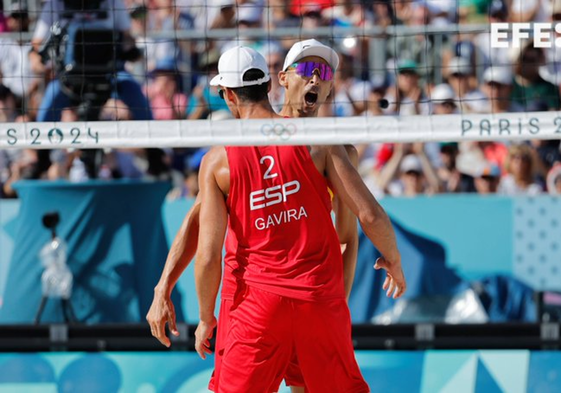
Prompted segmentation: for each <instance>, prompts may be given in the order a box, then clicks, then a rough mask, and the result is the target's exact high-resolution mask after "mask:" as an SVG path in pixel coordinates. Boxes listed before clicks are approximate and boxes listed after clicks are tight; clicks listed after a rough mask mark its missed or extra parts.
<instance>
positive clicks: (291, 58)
mask: <svg viewBox="0 0 561 393" xmlns="http://www.w3.org/2000/svg"><path fill="white" fill-rule="evenodd" d="M308 56H317V57H321V58H322V59H323V60H325V61H326V62H327V63H328V64H329V65H330V66H331V68H333V70H336V69H337V67H339V56H338V55H337V52H335V51H334V50H333V49H331V48H330V47H329V46H327V45H323V44H322V43H321V42H319V41H318V40H314V39H313V38H312V39H310V40H305V41H300V42H297V43H295V44H294V45H292V48H290V50H289V51H288V54H287V55H286V58H285V59H284V66H283V67H282V70H283V71H286V69H287V68H288V67H290V66H291V65H292V64H294V63H296V62H297V61H298V60H300V59H303V58H304V57H308Z"/></svg>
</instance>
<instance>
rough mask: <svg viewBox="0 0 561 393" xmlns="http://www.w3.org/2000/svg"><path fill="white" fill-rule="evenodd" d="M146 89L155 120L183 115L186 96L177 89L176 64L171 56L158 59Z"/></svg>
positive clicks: (170, 118)
mask: <svg viewBox="0 0 561 393" xmlns="http://www.w3.org/2000/svg"><path fill="white" fill-rule="evenodd" d="M151 78H152V82H151V83H150V84H149V85H148V87H147V89H146V96H147V97H148V99H149V100H150V106H151V107H152V114H153V116H154V119H155V120H177V119H182V118H184V117H185V110H186V108H187V96H186V95H185V94H183V93H181V92H180V91H179V86H178V74H177V64H176V62H175V60H174V59H173V58H167V59H164V60H161V61H159V62H158V63H157V64H156V68H155V69H154V71H153V72H152V73H151Z"/></svg>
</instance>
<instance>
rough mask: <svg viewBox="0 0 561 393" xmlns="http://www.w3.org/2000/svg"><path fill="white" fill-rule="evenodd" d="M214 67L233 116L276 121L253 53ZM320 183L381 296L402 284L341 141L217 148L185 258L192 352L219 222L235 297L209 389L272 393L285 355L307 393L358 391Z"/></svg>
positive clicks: (206, 315) (207, 305)
mask: <svg viewBox="0 0 561 393" xmlns="http://www.w3.org/2000/svg"><path fill="white" fill-rule="evenodd" d="M316 67H317V69H318V71H319V72H318V73H319V74H322V73H323V72H324V68H323V67H320V66H316ZM218 70H219V75H217V76H216V77H215V78H213V80H212V81H211V84H214V85H218V86H219V88H220V89H221V95H223V96H224V99H225V100H226V103H227V105H228V107H229V109H230V110H231V112H232V114H233V115H234V116H235V117H236V118H239V119H267V120H269V121H270V119H273V120H274V119H275V118H281V117H280V116H278V115H277V114H275V112H274V111H273V109H272V108H271V105H270V103H269V100H268V97H267V92H268V90H269V88H270V84H269V83H268V82H269V80H270V78H269V75H268V68H267V64H266V62H265V59H264V58H263V57H262V56H261V55H259V54H258V53H257V52H256V51H254V50H252V49H250V48H245V47H235V48H232V49H231V50H229V51H227V52H225V53H224V54H223V55H222V56H221V58H220V61H219V65H218ZM313 77H317V75H315V76H313ZM324 174H325V177H324ZM328 181H329V183H330V184H331V185H332V186H333V188H334V189H335V192H336V194H338V195H340V196H341V198H342V199H343V201H344V203H345V204H346V205H347V206H349V207H350V208H351V210H352V211H353V213H354V214H355V215H356V216H357V217H358V218H359V221H360V223H361V225H362V227H363V229H364V232H365V234H366V235H367V236H368V237H369V238H370V239H371V241H373V243H374V244H375V245H376V247H377V248H378V249H379V251H380V252H381V253H382V255H383V257H382V258H380V260H379V262H378V263H379V265H380V267H382V268H384V269H386V270H387V273H388V280H387V284H388V285H389V289H388V291H389V293H392V294H394V297H399V296H401V295H402V294H403V292H404V291H405V279H404V277H403V272H402V270H401V262H400V256H399V252H398V250H397V246H396V242H395V235H394V233H393V229H392V227H391V224H390V221H389V219H388V217H387V215H386V214H385V212H384V211H383V209H382V208H381V207H380V205H379V204H378V203H377V202H376V200H375V199H374V197H373V196H372V194H370V192H369V191H368V189H367V188H366V187H365V185H364V183H363V182H362V179H361V178H360V176H359V174H358V173H357V171H356V170H355V168H354V167H353V166H352V164H351V163H350V161H349V159H348V156H347V153H346V152H345V149H344V148H343V147H341V146H329V147H325V146H313V147H308V146H261V147H218V146H217V147H213V148H212V149H211V150H210V151H209V152H208V153H207V155H206V156H205V158H204V159H203V162H202V165H201V174H200V188H201V201H202V202H201V212H200V230H199V232H200V233H199V243H198V250H197V257H196V259H195V281H196V288H197V296H198V300H199V321H200V322H199V325H198V327H197V330H196V332H195V338H196V343H195V348H196V350H197V352H198V353H199V354H200V355H201V356H202V357H204V355H205V353H207V352H210V350H209V342H208V339H209V338H210V337H211V336H212V332H213V329H214V327H215V326H216V318H215V316H214V307H215V301H216V296H217V294H218V288H219V286H220V279H221V273H222V264H221V260H222V247H223V245H224V236H225V234H226V229H227V228H228V239H230V238H232V237H234V238H235V241H234V244H235V247H236V248H235V250H234V252H235V255H236V265H235V270H234V271H232V276H233V277H234V279H235V280H236V292H235V296H234V303H233V305H232V307H231V310H230V326H229V331H228V335H227V338H226V344H225V351H224V356H223V359H222V366H221V372H220V375H219V378H218V381H217V382H216V381H215V389H216V391H217V392H274V391H276V389H277V388H278V385H279V383H280V381H281V379H282V378H283V376H284V373H285V371H286V369H287V367H288V364H289V362H290V359H291V358H292V356H293V355H294V354H297V357H298V360H299V364H300V369H301V371H302V374H303V377H304V380H305V381H306V388H307V389H308V390H309V391H310V392H326V391H337V392H339V391H341V392H342V391H349V392H350V391H353V392H368V391H369V388H368V386H367V384H366V382H365V381H364V379H363V378H362V375H361V374H360V370H359V368H358V365H357V363H356V360H355V357H354V351H353V346H352V341H351V320H350V315H349V310H348V307H347V304H346V300H345V291H344V285H343V264H342V258H341V252H340V248H339V244H338V239H337V235H336V233H335V229H334V227H333V225H332V221H331V215H330V212H331V200H330V197H329V193H328ZM230 244H231V242H230V241H228V240H227V241H226V250H227V252H228V249H229V246H230ZM228 267H229V266H228V263H227V262H225V269H228ZM325 367H328V368H329V373H325Z"/></svg>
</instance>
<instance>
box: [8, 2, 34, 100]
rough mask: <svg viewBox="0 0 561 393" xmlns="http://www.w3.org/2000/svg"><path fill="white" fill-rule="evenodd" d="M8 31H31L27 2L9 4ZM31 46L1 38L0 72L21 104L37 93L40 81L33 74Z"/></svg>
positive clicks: (19, 41) (20, 40)
mask: <svg viewBox="0 0 561 393" xmlns="http://www.w3.org/2000/svg"><path fill="white" fill-rule="evenodd" d="M7 24H8V29H9V32H10V33H27V32H28V31H29V14H28V11H27V2H26V1H23V0H12V1H11V2H10V4H9V9H8V18H7ZM30 51H31V45H30V44H29V42H27V41H24V40H22V39H17V40H16V39H11V38H0V72H1V77H2V84H3V85H4V86H6V87H7V88H9V89H10V91H11V92H12V93H13V94H14V95H15V96H16V97H17V99H18V101H19V102H20V105H18V106H19V107H21V101H22V100H23V99H25V98H26V97H29V96H30V95H31V94H34V93H36V91H37V89H38V86H39V80H38V79H37V78H35V77H34V75H33V74H32V72H31V66H30V63H29V52H30Z"/></svg>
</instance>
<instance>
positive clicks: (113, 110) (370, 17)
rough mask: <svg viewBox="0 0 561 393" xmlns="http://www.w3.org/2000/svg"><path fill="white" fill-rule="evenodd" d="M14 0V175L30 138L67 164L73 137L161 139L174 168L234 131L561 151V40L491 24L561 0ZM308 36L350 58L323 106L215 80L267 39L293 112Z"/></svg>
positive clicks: (271, 136)
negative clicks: (494, 35) (496, 33)
mask: <svg viewBox="0 0 561 393" xmlns="http://www.w3.org/2000/svg"><path fill="white" fill-rule="evenodd" d="M3 6H4V15H5V18H4V19H5V20H4V22H1V21H0V29H3V30H4V33H2V35H0V51H1V53H0V63H1V64H0V67H1V72H2V84H1V85H0V105H1V108H0V122H1V123H2V124H1V125H0V149H2V150H3V152H2V155H3V156H4V158H3V159H2V162H1V163H0V164H2V166H3V169H2V171H3V173H4V175H3V177H4V178H5V177H7V176H9V175H6V174H9V173H10V171H11V170H10V169H9V167H10V165H11V163H13V162H14V159H13V158H11V153H10V154H8V153H6V151H7V150H8V149H24V148H25V149H37V150H42V149H47V150H53V149H66V150H64V151H65V152H66V153H64V154H62V153H61V154H58V153H57V154H58V155H57V154H53V153H52V152H50V153H44V154H48V157H47V159H46V161H49V160H50V162H51V163H52V162H60V163H63V164H64V165H66V166H69V165H70V164H68V162H72V160H70V159H68V156H69V155H70V156H73V155H76V153H75V152H74V149H106V152H107V151H109V150H107V149H122V148H147V150H146V151H144V150H143V151H144V153H143V154H145V155H146V156H150V157H154V156H155V157H159V158H158V159H157V160H156V161H157V162H158V164H157V165H156V166H157V167H161V168H165V167H173V166H174V165H176V164H175V162H176V161H177V160H179V161H181V162H182V164H180V165H179V167H185V166H187V165H186V164H183V163H184V159H185V157H190V156H191V155H192V153H193V152H194V151H197V150H196V149H191V148H199V147H204V146H212V145H224V144H230V145H264V144H343V143H353V144H361V145H372V144H374V145H377V146H375V147H372V146H370V147H368V148H364V149H363V150H364V151H376V152H377V151H379V150H380V149H379V145H383V144H384V143H400V142H401V143H409V142H431V141H432V142H440V143H441V144H442V143H444V142H463V141H474V140H476V141H483V142H484V143H491V141H498V140H501V141H503V142H504V143H503V145H504V146H505V148H508V147H509V146H510V144H517V143H521V142H524V143H526V144H529V143H528V141H529V140H535V141H537V142H536V143H535V144H536V146H538V145H539V146H547V149H545V148H544V149H542V150H544V151H545V150H547V152H548V153H547V154H546V153H544V154H543V156H544V168H545V169H544V171H545V172H544V173H546V172H547V171H548V170H549V169H550V168H553V167H554V166H555V164H556V163H557V162H559V161H560V159H559V155H560V153H559V142H558V140H559V139H561V138H559V137H560V136H561V115H560V114H559V109H560V107H561V104H560V98H559V85H560V82H561V80H560V72H559V70H561V66H560V65H561V53H560V52H561V50H559V49H557V48H556V46H555V45H553V46H552V47H551V48H535V47H534V46H533V44H532V43H533V41H532V40H531V39H528V40H525V41H523V42H522V43H521V45H520V47H518V48H516V47H513V48H492V47H491V38H490V31H491V24H492V23H500V22H507V23H508V22H552V23H553V22H555V21H557V20H560V19H561V8H560V7H559V5H558V4H557V1H553V2H551V3H550V2H540V1H537V0H535V1H522V0H512V1H503V0H492V1H457V0H419V1H409V0H391V1H389V0H379V1H378V0H376V1H335V0H322V1H307V0H292V1H287V0H269V1H265V0H237V1H236V0H177V1H171V0H150V1H143V0H104V1H87V2H85V1H81V0H62V1H58V0H56V1H55V0H48V1H44V2H39V1H37V0H29V1H26V0H5V1H4V4H3ZM552 34H556V33H552ZM554 37H556V35H555V36H554ZM309 38H316V39H317V40H319V41H321V42H322V43H324V44H326V45H328V46H330V47H332V48H333V49H334V50H335V51H336V52H337V53H338V55H339V58H340V66H339V68H338V69H337V71H336V73H335V78H334V81H333V89H332V90H331V92H330V95H329V97H328V98H327V100H326V102H325V103H323V102H321V103H318V107H319V110H318V113H317V116H318V117H314V118H311V117H307V118H291V119H262V120H235V119H232V115H231V113H230V111H229V110H228V108H227V105H226V103H225V102H224V100H222V99H220V97H219V95H218V91H217V90H216V88H213V87H210V86H209V80H210V78H212V77H213V76H214V75H216V73H217V64H218V59H219V57H220V55H221V54H222V53H224V51H226V50H227V49H228V48H231V47H233V46H235V45H246V46H250V47H252V48H254V49H256V50H257V51H259V52H260V53H262V54H263V56H264V57H265V58H266V60H267V62H268V65H269V70H270V73H271V75H272V82H271V91H270V93H269V99H270V102H271V104H272V106H273V108H274V109H275V111H277V112H279V111H280V110H281V109H282V108H283V106H284V104H285V102H286V99H287V98H286V97H287V90H286V89H285V87H284V86H282V85H281V84H280V82H279V79H278V77H277V75H278V74H279V71H282V68H283V62H284V58H285V56H286V53H287V51H288V49H289V48H290V47H291V46H292V45H293V44H294V43H295V42H298V41H301V40H304V39H309ZM507 41H509V42H511V43H512V34H508V37H507ZM511 46H514V45H511ZM304 100H305V98H304V96H303V95H301V96H300V99H299V100H298V99H296V100H294V99H293V100H292V101H291V104H292V105H294V106H296V107H297V106H301V105H304ZM320 104H321V105H320ZM544 140H545V141H547V142H539V141H544ZM167 148H173V150H166V151H164V150H162V149H167ZM68 149H70V150H68ZM181 149H183V150H181ZM382 150H383V149H382ZM437 150H438V149H437ZM483 150H484V149H483ZM483 150H482V151H483ZM538 150H539V149H538V147H536V151H538ZM184 151H187V152H188V153H187V154H184ZM156 152H158V153H156ZM42 154H43V153H42ZM540 154H541V153H540ZM435 156H436V155H435ZM483 156H484V158H485V159H486V160H487V161H489V159H490V158H493V157H490V156H488V155H486V154H485V153H483ZM162 157H163V158H162ZM178 157H179V158H178ZM57 160H58V161H57ZM64 160H68V161H64ZM95 160H97V161H99V160H100V159H99V158H96V159H94V161H95ZM376 160H377V161H378V164H377V165H382V164H383V163H384V161H383V160H382V161H380V159H379V157H378V158H376ZM501 160H502V159H501ZM379 162H382V164H380V163H379ZM498 163H499V164H501V165H502V161H501V162H498ZM434 164H435V166H438V165H441V164H442V163H441V161H439V159H438V158H435V159H434ZM149 166H152V164H149ZM176 166H177V165H176ZM96 168H97V169H92V171H93V172H92V173H91V176H93V177H97V176H99V173H100V172H99V171H100V167H99V165H97V167H96ZM156 173H159V172H158V170H156Z"/></svg>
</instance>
